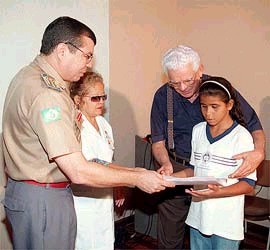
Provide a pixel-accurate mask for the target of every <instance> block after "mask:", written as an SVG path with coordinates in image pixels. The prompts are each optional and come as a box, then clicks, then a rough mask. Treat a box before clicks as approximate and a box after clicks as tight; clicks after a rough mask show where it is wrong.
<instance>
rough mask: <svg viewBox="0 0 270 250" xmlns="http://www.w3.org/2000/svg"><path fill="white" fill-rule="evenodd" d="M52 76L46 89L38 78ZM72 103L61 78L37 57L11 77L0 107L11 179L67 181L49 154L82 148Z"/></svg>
mask: <svg viewBox="0 0 270 250" xmlns="http://www.w3.org/2000/svg"><path fill="white" fill-rule="evenodd" d="M42 73H45V74H47V75H48V76H50V77H52V78H53V79H54V80H55V85H56V87H57V89H52V88H49V86H47V85H46V84H45V81H44V80H43V78H42V77H41V74H42ZM75 131H76V124H75V108H74V104H73V101H72V100H71V98H70V97H69V83H68V82H65V81H64V80H63V79H62V78H61V77H60V76H59V75H58V73H57V72H56V71H55V70H54V69H53V68H52V67H51V66H50V65H49V64H48V63H47V61H46V60H45V59H44V58H43V57H42V56H40V55H39V56H37V57H36V58H35V60H34V61H33V62H32V63H31V64H30V65H28V66H26V67H24V68H23V69H22V70H21V71H20V72H19V73H18V74H17V75H16V76H15V77H14V79H13V80H12V82H11V84H10V86H9V89H8V92H7V95H6V100H5V105H4V111H3V149H4V157H5V161H6V168H7V173H8V175H9V176H10V177H11V178H13V179H15V180H35V181H38V182H44V183H50V182H61V181H67V178H66V176H65V175H64V174H63V173H62V172H61V170H60V169H59V168H58V166H57V165H56V163H55V161H54V160H53V158H55V157H57V156H61V155H65V154H70V153H72V152H77V151H81V149H80V148H81V147H80V143H79V142H78V140H77V137H76V134H75Z"/></svg>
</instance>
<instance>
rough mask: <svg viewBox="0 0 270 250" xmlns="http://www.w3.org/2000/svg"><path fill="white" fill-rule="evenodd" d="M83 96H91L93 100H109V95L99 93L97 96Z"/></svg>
mask: <svg viewBox="0 0 270 250" xmlns="http://www.w3.org/2000/svg"><path fill="white" fill-rule="evenodd" d="M83 97H89V98H90V100H91V102H100V100H101V99H102V100H103V101H106V100H107V95H106V94H105V95H97V96H90V95H84V96H83Z"/></svg>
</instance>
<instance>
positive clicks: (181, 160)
mask: <svg viewBox="0 0 270 250" xmlns="http://www.w3.org/2000/svg"><path fill="white" fill-rule="evenodd" d="M168 154H169V156H170V158H172V159H173V160H174V161H176V162H177V163H180V164H182V165H183V166H187V165H188V164H189V159H187V158H183V157H179V156H177V155H176V154H175V153H172V152H171V151H169V150H168Z"/></svg>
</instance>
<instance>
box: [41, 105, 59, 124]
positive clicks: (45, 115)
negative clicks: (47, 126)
mask: <svg viewBox="0 0 270 250" xmlns="http://www.w3.org/2000/svg"><path fill="white" fill-rule="evenodd" d="M41 116H42V119H43V121H44V122H45V123H50V122H54V121H58V120H61V109H60V107H52V108H47V109H43V110H41Z"/></svg>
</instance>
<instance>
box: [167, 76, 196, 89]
mask: <svg viewBox="0 0 270 250" xmlns="http://www.w3.org/2000/svg"><path fill="white" fill-rule="evenodd" d="M195 78H196V73H195V75H194V76H193V77H192V78H191V79H187V80H183V81H178V82H174V81H169V82H168V84H169V85H170V86H172V87H176V86H177V85H179V84H181V83H183V84H185V85H188V86H190V85H192V84H193V83H194V82H195V80H196V79H195Z"/></svg>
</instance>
